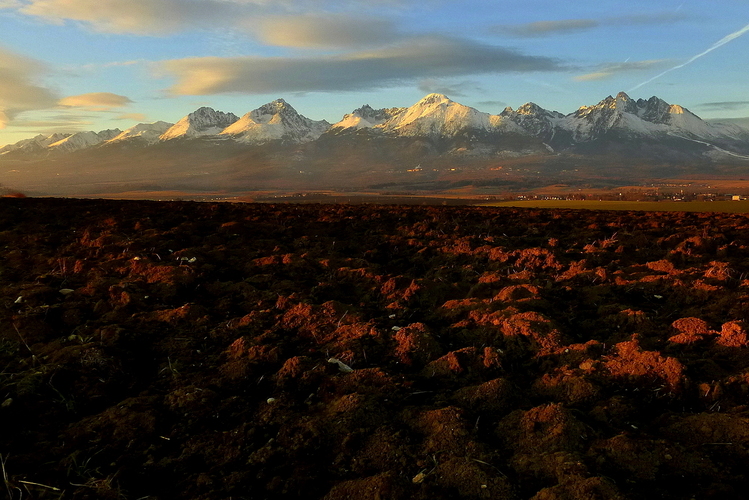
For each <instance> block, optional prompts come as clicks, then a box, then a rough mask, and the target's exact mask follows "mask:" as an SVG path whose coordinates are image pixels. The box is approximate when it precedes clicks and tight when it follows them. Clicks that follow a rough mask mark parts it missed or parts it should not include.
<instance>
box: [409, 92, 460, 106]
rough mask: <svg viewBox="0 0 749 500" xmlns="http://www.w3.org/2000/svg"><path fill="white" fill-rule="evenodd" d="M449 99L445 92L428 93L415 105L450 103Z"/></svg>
mask: <svg viewBox="0 0 749 500" xmlns="http://www.w3.org/2000/svg"><path fill="white" fill-rule="evenodd" d="M452 102H453V101H451V100H450V99H449V98H448V97H447V96H446V95H445V94H436V93H435V94H429V95H426V96H424V97H423V98H422V99H421V100H420V101H419V102H417V103H416V105H417V106H418V105H425V106H428V105H433V104H450V103H452Z"/></svg>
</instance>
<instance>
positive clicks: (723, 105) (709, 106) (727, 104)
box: [697, 101, 749, 111]
mask: <svg viewBox="0 0 749 500" xmlns="http://www.w3.org/2000/svg"><path fill="white" fill-rule="evenodd" d="M697 107H698V108H700V109H704V110H706V111H736V110H739V109H744V108H747V107H749V101H722V102H704V103H702V104H698V105H697Z"/></svg>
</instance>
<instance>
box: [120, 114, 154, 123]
mask: <svg viewBox="0 0 749 500" xmlns="http://www.w3.org/2000/svg"><path fill="white" fill-rule="evenodd" d="M147 118H148V117H147V116H146V115H144V114H143V113H125V114H124V115H119V116H117V117H115V118H113V120H132V121H136V122H144V121H146V119H147Z"/></svg>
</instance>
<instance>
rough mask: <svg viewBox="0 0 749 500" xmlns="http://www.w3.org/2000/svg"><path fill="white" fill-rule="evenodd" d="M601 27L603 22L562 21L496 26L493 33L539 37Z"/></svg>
mask: <svg viewBox="0 0 749 500" xmlns="http://www.w3.org/2000/svg"><path fill="white" fill-rule="evenodd" d="M600 25H601V22H600V21H596V20H595V19H561V20H558V21H536V22H533V23H527V24H518V25H506V26H496V27H495V28H494V29H493V31H495V32H498V33H506V34H509V35H514V36H519V37H537V36H546V35H552V34H560V33H576V32H580V31H587V30H589V29H591V28H596V27H598V26H600Z"/></svg>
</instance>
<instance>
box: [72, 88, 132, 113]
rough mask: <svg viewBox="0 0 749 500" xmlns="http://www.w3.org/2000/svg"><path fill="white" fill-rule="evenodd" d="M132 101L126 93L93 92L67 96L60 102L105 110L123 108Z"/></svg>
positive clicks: (78, 106)
mask: <svg viewBox="0 0 749 500" xmlns="http://www.w3.org/2000/svg"><path fill="white" fill-rule="evenodd" d="M131 102H133V101H131V100H130V99H129V98H127V97H125V96H124V95H117V94H112V93H111V92H92V93H89V94H81V95H73V96H69V97H65V98H63V99H60V102H59V103H58V104H60V105H61V106H70V107H76V108H89V109H96V110H103V109H111V108H121V107H123V106H126V105H127V104H130V103H131Z"/></svg>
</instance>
